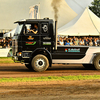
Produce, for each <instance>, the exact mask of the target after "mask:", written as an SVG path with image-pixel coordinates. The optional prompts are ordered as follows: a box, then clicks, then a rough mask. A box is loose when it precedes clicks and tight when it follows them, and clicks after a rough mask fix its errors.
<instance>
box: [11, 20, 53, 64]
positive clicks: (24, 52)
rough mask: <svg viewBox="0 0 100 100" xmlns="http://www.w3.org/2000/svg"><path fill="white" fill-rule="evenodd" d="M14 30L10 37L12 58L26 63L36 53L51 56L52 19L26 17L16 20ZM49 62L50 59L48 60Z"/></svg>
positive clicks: (29, 61)
mask: <svg viewBox="0 0 100 100" xmlns="http://www.w3.org/2000/svg"><path fill="white" fill-rule="evenodd" d="M15 23H18V26H17V29H16V32H15V34H14V37H13V39H12V51H13V59H14V60H15V62H16V61H20V62H22V63H25V64H26V66H27V65H29V66H30V65H31V64H29V63H31V60H32V58H33V57H34V56H36V55H37V54H44V53H45V55H46V56H47V57H48V58H51V54H50V52H51V53H52V52H53V48H54V32H53V20H50V19H27V20H22V21H17V22H15ZM49 63H51V61H49Z"/></svg>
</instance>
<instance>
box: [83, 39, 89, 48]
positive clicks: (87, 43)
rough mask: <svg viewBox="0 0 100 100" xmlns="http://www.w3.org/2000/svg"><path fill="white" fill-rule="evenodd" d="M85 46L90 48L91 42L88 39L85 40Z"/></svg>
mask: <svg viewBox="0 0 100 100" xmlns="http://www.w3.org/2000/svg"><path fill="white" fill-rule="evenodd" d="M84 44H85V46H88V45H89V41H88V39H87V38H86V39H85V43H84Z"/></svg>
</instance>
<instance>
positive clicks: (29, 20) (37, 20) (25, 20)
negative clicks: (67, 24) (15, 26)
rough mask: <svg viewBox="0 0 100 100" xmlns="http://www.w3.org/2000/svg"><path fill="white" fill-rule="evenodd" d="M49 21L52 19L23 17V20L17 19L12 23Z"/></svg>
mask: <svg viewBox="0 0 100 100" xmlns="http://www.w3.org/2000/svg"><path fill="white" fill-rule="evenodd" d="M41 21H42V22H49V21H50V22H51V21H53V20H52V19H23V20H19V21H16V22H14V23H24V22H26V23H32V22H41Z"/></svg>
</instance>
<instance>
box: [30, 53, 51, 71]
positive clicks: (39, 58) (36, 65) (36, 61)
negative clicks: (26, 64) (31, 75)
mask: <svg viewBox="0 0 100 100" xmlns="http://www.w3.org/2000/svg"><path fill="white" fill-rule="evenodd" d="M31 65H32V68H33V69H34V70H35V71H36V72H43V71H45V70H46V69H47V68H48V67H49V61H48V58H47V57H46V56H44V55H41V54H39V55H36V56H35V57H34V58H33V59H32V62H31Z"/></svg>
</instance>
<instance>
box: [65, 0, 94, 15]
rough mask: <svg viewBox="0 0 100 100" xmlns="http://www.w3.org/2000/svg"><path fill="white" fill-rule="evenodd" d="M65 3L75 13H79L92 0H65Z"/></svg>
mask: <svg viewBox="0 0 100 100" xmlns="http://www.w3.org/2000/svg"><path fill="white" fill-rule="evenodd" d="M65 1H66V2H67V4H68V5H69V6H70V7H71V8H72V9H73V10H74V11H75V12H76V13H77V14H80V13H81V12H83V11H84V9H85V8H86V7H88V6H89V5H90V4H91V2H92V1H93V0H81V2H80V0H65Z"/></svg>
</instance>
